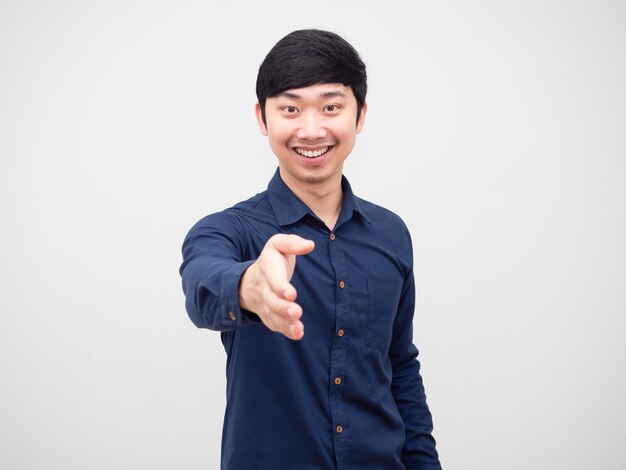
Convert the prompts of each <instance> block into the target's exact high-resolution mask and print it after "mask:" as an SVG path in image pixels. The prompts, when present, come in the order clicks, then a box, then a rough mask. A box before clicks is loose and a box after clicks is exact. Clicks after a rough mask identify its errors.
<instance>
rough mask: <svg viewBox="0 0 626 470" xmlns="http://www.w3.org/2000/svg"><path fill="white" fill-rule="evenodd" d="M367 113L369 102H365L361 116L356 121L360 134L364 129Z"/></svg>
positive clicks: (357, 130) (357, 131)
mask: <svg viewBox="0 0 626 470" xmlns="http://www.w3.org/2000/svg"><path fill="white" fill-rule="evenodd" d="M366 114H367V102H365V103H363V108H361V115H360V116H359V120H358V121H357V123H356V133H357V134H358V133H359V132H361V129H363V125H364V124H365V115H366Z"/></svg>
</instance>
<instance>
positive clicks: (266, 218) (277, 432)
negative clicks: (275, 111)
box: [180, 171, 441, 470]
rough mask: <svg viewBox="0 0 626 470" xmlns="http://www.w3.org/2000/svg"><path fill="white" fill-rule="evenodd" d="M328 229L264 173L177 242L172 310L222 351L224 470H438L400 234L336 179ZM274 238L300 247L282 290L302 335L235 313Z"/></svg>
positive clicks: (408, 260) (406, 248)
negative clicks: (304, 244) (178, 300)
mask: <svg viewBox="0 0 626 470" xmlns="http://www.w3.org/2000/svg"><path fill="white" fill-rule="evenodd" d="M342 189H343V203H342V209H341V213H340V215H339V219H338V220H337V224H336V226H335V227H334V230H332V231H331V230H329V229H328V227H327V226H326V225H325V224H324V222H322V221H321V220H320V219H319V218H318V217H316V216H315V214H314V213H313V212H312V211H311V210H310V209H309V208H308V207H307V206H306V205H305V204H304V203H303V202H302V201H301V200H300V199H298V198H297V197H296V196H295V195H294V194H293V192H292V191H291V190H290V189H289V188H288V187H287V186H286V185H285V183H284V182H283V181H282V179H281V178H280V174H279V172H278V171H277V172H276V174H275V175H274V177H273V179H272V180H271V181H270V183H269V186H268V188H267V191H264V192H262V193H259V194H257V195H256V196H254V197H252V198H251V199H248V200H247V201H244V202H241V203H239V204H237V205H236V206H234V207H232V208H230V209H227V210H225V211H222V212H219V213H216V214H212V215H209V216H207V217H205V218H203V219H202V220H200V221H199V222H198V223H197V224H196V225H195V226H194V227H193V228H192V229H191V230H190V232H189V234H188V235H187V237H186V239H185V242H184V244H183V264H182V266H181V268H180V272H181V275H182V279H183V289H184V292H185V295H186V308H187V312H188V314H189V317H190V318H191V320H192V321H193V323H194V324H195V325H196V326H197V327H200V328H209V329H212V330H217V331H221V332H222V333H221V337H222V342H223V344H224V348H225V349H226V353H227V361H226V375H227V387H226V388H227V390H226V394H227V405H226V414H225V419H224V429H223V435H222V457H221V459H222V469H224V470H252V469H258V470H282V469H289V470H291V469H294V470H295V469H302V470H305V469H306V470H309V469H310V470H314V469H315V470H323V469H342V470H343V469H354V470H367V469H372V470H373V469H376V470H401V469H407V470H409V469H410V470H439V469H441V466H440V464H439V459H438V456H437V451H436V449H435V441H434V439H433V437H432V434H431V432H432V427H433V426H432V418H431V414H430V412H429V410H428V406H427V404H426V397H425V394H424V387H423V385H422V378H421V376H420V364H419V362H418V360H417V354H418V351H417V348H416V347H415V346H414V345H413V329H412V323H413V309H414V305H415V301H414V299H415V284H414V280H413V256H412V246H411V239H410V236H409V232H408V230H407V228H406V226H405V225H404V223H403V222H402V220H401V219H400V218H399V217H398V216H397V215H395V214H393V213H392V212H390V211H388V210H386V209H383V208H381V207H379V206H376V205H374V204H371V203H369V202H367V201H364V200H363V199H360V198H358V197H356V196H354V194H353V193H352V190H351V188H350V185H349V184H348V181H347V180H346V179H345V177H344V178H343V180H342ZM276 233H288V234H296V235H299V236H301V237H304V238H307V239H310V240H313V241H314V242H315V249H314V250H313V252H311V253H309V254H308V255H303V256H298V257H297V261H296V269H295V273H294V276H293V278H292V280H291V283H292V284H293V286H294V287H295V288H296V290H297V292H298V299H297V302H298V303H299V304H300V305H301V306H302V309H303V312H304V313H303V315H302V318H301V321H302V323H303V324H304V337H303V338H302V339H301V340H300V341H293V340H290V339H288V338H286V337H285V336H283V335H282V334H279V333H274V332H272V331H270V330H269V329H268V328H266V327H265V326H264V325H263V324H262V323H261V322H260V319H259V317H257V316H256V315H255V314H254V313H251V312H248V311H245V310H242V309H241V308H240V307H239V301H238V287H239V281H240V279H241V275H242V273H243V272H244V271H245V269H246V268H247V267H248V266H249V265H250V264H251V263H252V262H254V260H255V259H256V258H257V257H258V255H259V254H260V252H261V250H262V249H263V247H264V245H265V243H266V242H267V240H268V239H269V238H270V237H271V236H272V235H274V234H276Z"/></svg>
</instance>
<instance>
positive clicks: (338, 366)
mask: <svg viewBox="0 0 626 470" xmlns="http://www.w3.org/2000/svg"><path fill="white" fill-rule="evenodd" d="M328 238H329V242H328V245H327V246H328V253H329V255H330V263H331V265H332V268H333V273H334V278H335V286H337V287H336V297H335V298H336V304H335V328H336V329H335V335H334V338H333V342H332V346H331V363H330V371H329V373H330V377H329V379H330V380H329V383H330V385H329V386H330V389H329V401H330V411H331V420H332V424H333V428H334V431H335V432H334V444H335V452H336V458H337V463H338V464H339V467H340V468H341V467H342V465H343V463H344V462H345V458H346V443H345V442H344V440H345V439H346V437H345V436H346V433H345V432H344V430H345V427H346V425H347V424H349V423H348V422H347V419H346V418H347V417H346V416H345V415H344V409H343V403H342V396H343V388H344V380H345V376H346V340H347V339H346V338H347V334H346V332H347V331H348V329H349V324H348V319H349V312H348V306H349V305H350V302H349V301H348V296H349V289H347V287H348V283H347V282H346V278H347V274H348V273H347V271H346V262H345V256H344V252H343V249H344V247H345V240H342V239H340V238H339V237H338V236H337V235H336V234H335V233H334V232H331V233H330V234H329V235H328Z"/></svg>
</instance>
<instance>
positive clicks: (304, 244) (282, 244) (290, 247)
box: [269, 233, 315, 255]
mask: <svg viewBox="0 0 626 470" xmlns="http://www.w3.org/2000/svg"><path fill="white" fill-rule="evenodd" d="M269 243H270V244H271V245H272V246H273V247H274V248H275V249H276V250H277V251H279V252H280V253H282V254H283V255H306V254H307V253H310V252H311V251H313V248H315V243H314V242H313V240H307V239H306V238H302V237H300V236H298V235H287V234H284V233H279V234H276V235H274V236H273V237H272V238H270V239H269Z"/></svg>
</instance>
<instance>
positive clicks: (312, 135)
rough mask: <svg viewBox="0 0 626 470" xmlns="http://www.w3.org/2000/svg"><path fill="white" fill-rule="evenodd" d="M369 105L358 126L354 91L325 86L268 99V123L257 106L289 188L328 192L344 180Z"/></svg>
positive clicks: (334, 84)
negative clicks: (346, 160)
mask: <svg viewBox="0 0 626 470" xmlns="http://www.w3.org/2000/svg"><path fill="white" fill-rule="evenodd" d="M366 111H367V104H365V105H364V106H363V109H362V110H361V115H360V117H359V120H358V122H357V118H356V115H357V103H356V99H355V97H354V94H353V92H352V89H351V88H350V87H347V86H345V85H342V84H337V83H322V84H318V85H311V86H308V87H305V88H297V89H292V90H287V91H285V92H283V93H281V94H280V95H278V96H274V97H272V98H268V99H267V101H266V103H265V118H266V123H263V120H262V117H261V108H260V105H259V104H257V106H256V115H257V121H258V123H259V128H260V129H261V132H262V133H263V135H265V136H267V137H268V139H269V143H270V147H271V148H272V151H273V152H274V154H276V156H277V157H278V160H279V166H280V173H281V176H282V178H283V180H284V181H285V183H286V184H287V185H288V186H290V187H294V186H295V187H298V188H300V189H313V188H316V187H317V188H322V189H323V188H325V187H328V186H327V185H331V186H334V185H336V184H339V182H340V181H341V173H342V170H343V162H344V160H345V159H346V158H347V157H348V155H349V154H350V152H351V151H352V148H353V147H354V142H355V140H356V135H357V134H358V133H359V132H361V129H362V128H363V124H364V121H365V113H366Z"/></svg>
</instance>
